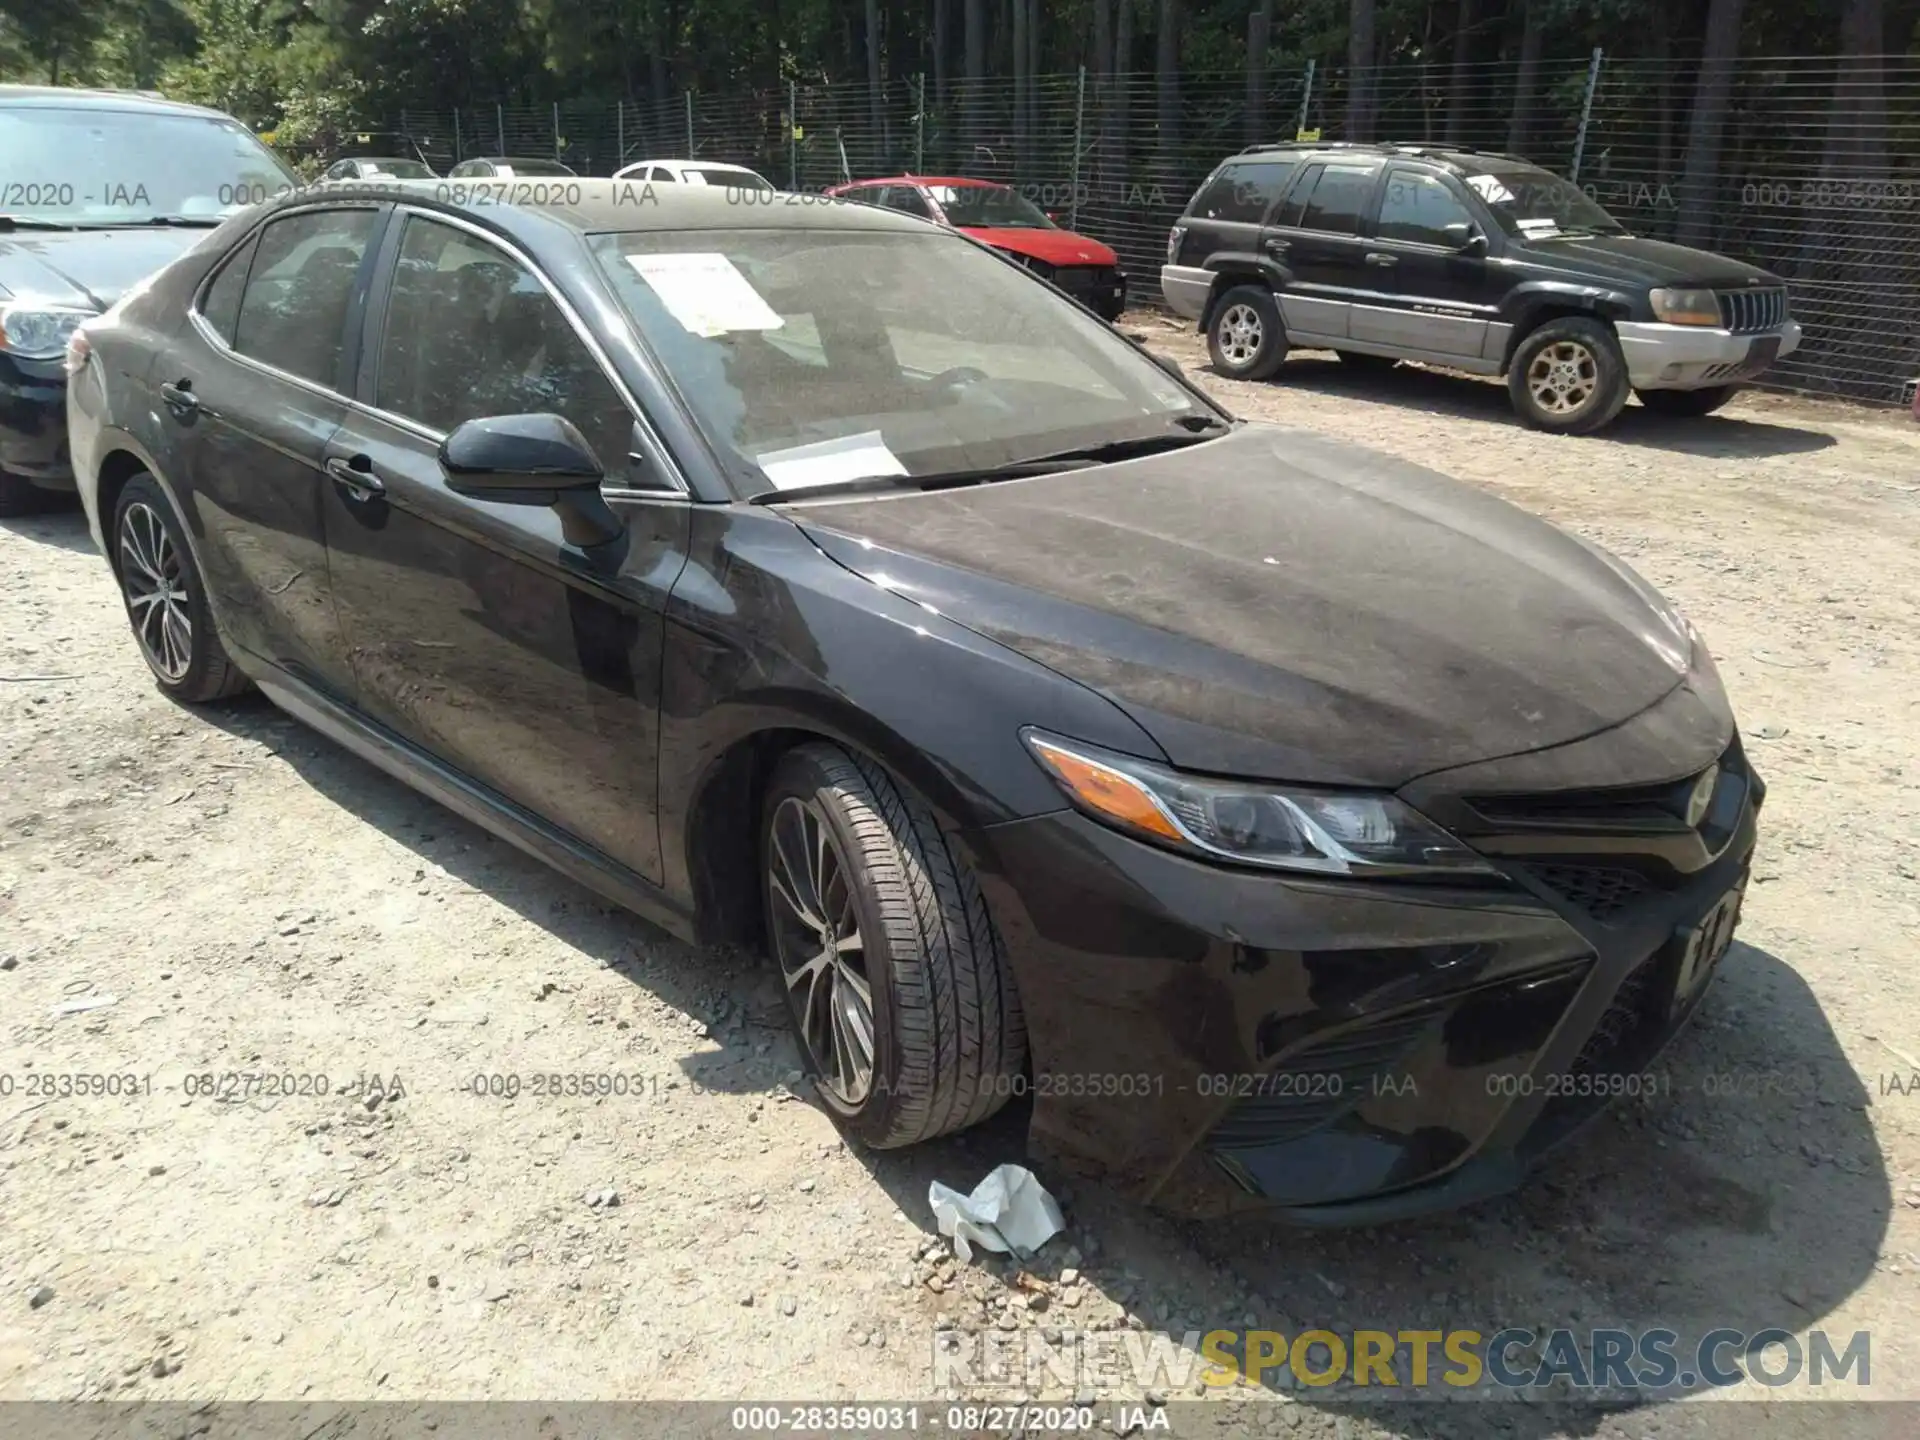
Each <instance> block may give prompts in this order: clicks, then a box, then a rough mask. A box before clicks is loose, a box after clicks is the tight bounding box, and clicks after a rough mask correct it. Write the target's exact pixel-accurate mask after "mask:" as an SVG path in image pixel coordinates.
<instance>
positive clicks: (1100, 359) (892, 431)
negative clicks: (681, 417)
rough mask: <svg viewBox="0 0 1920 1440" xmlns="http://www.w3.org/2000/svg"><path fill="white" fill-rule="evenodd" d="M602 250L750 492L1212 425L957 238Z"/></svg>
mask: <svg viewBox="0 0 1920 1440" xmlns="http://www.w3.org/2000/svg"><path fill="white" fill-rule="evenodd" d="M591 244H592V248H593V251H594V254H595V256H596V258H597V259H598V261H599V263H600V266H601V269H602V270H603V272H604V273H605V274H606V276H607V277H608V279H609V280H610V281H611V283H612V286H613V289H614V291H615V293H616V295H617V296H618V297H619V300H620V302H621V304H622V306H623V307H624V308H625V309H626V311H627V313H628V314H629V315H630V316H631V318H632V321H633V325H634V328H635V329H636V331H637V332H638V333H639V335H640V337H641V338H642V340H643V341H644V342H645V343H646V345H647V347H648V348H649V349H650V350H651V351H652V352H653V354H654V355H655V357H656V358H657V360H658V363H659V364H660V366H661V368H662V369H663V370H664V371H665V372H666V374H667V375H668V376H669V377H670V378H671V380H672V382H673V384H674V386H675V388H676V389H677V390H678V392H679V394H680V395H681V397H682V399H683V401H684V402H685V404H686V405H687V407H688V409H689V410H690V411H691V412H692V413H693V415H694V417H695V418H696V420H697V421H698V422H699V424H700V427H701V429H702V431H703V432H704V433H705V435H706V436H707V438H708V440H709V441H710V443H711V445H712V447H713V449H714V451H715V453H716V455H717V456H718V457H719V459H720V460H721V462H722V465H723V467H724V468H725V469H726V470H727V471H728V473H729V474H730V476H731V477H732V479H733V482H734V485H735V488H736V490H737V491H738V492H739V493H740V494H743V495H751V494H757V493H760V492H763V491H765V490H768V489H770V488H780V487H782V486H784V485H786V484H788V483H789V481H788V480H787V479H783V478H781V477H782V476H783V475H785V476H791V475H792V474H793V473H794V467H798V466H804V467H808V469H807V473H808V474H809V476H810V477H811V478H809V479H808V480H807V481H805V482H804V483H821V482H822V481H823V480H827V479H850V478H858V476H860V475H862V474H904V475H931V474H937V473H947V472H951V471H954V470H969V469H976V468H983V467H993V466H1000V465H1005V464H1009V463H1013V462H1016V461H1021V460H1030V459H1037V458H1039V457H1041V456H1045V455H1050V454H1055V453H1058V452H1060V451H1062V450H1067V449H1073V448H1078V447H1085V446H1087V445H1098V444H1103V443H1106V442H1108V441H1125V440H1134V439H1147V438H1151V437H1158V436H1164V435H1166V434H1167V433H1168V432H1169V430H1170V429H1173V430H1178V429H1181V428H1183V427H1182V426H1181V425H1180V423H1179V422H1181V421H1183V420H1184V421H1192V420H1194V419H1196V418H1199V417H1207V418H1208V419H1211V418H1212V415H1213V412H1212V411H1211V410H1210V409H1208V408H1207V407H1206V406H1205V404H1204V402H1203V401H1201V400H1200V399H1199V398H1198V397H1196V396H1195V395H1193V394H1192V393H1191V392H1190V391H1188V390H1187V389H1186V387H1184V386H1182V385H1181V384H1180V383H1179V382H1178V381H1177V380H1175V379H1174V378H1173V377H1171V376H1169V375H1168V374H1167V373H1166V372H1165V371H1163V370H1161V369H1160V367H1158V366H1157V365H1155V364H1153V362H1152V361H1150V360H1148V359H1147V358H1146V357H1145V356H1143V355H1142V354H1140V352H1139V351H1138V350H1137V349H1136V348H1135V347H1134V346H1133V345H1130V344H1128V343H1127V342H1126V341H1125V340H1122V339H1120V338H1119V337H1117V336H1116V335H1115V334H1114V333H1113V332H1112V331H1111V330H1109V329H1107V327H1106V326H1104V325H1102V324H1101V323H1100V322H1099V321H1097V320H1095V319H1094V318H1093V317H1092V316H1090V315H1088V314H1086V313H1085V312H1084V311H1082V310H1081V309H1080V308H1079V307H1078V306H1076V305H1075V304H1073V302H1071V301H1070V300H1067V299H1065V298H1063V297H1062V296H1060V295H1058V294H1056V293H1055V292H1054V291H1052V290H1051V289H1049V288H1048V287H1046V286H1044V285H1040V284H1036V283H1035V282H1034V281H1033V280H1032V279H1031V278H1030V277H1028V276H1026V275H1024V274H1022V273H1021V272H1020V271H1019V270H1018V269H1016V268H1015V267H1013V266H1011V265H1009V264H1007V263H1005V262H1004V261H1002V260H1000V259H998V258H996V257H995V256H993V255H992V254H989V253H987V252H985V251H983V250H981V249H979V248H978V247H976V246H974V245H972V244H970V243H968V242H967V241H966V240H964V239H962V238H960V237H958V236H955V235H953V234H951V233H950V232H948V231H945V230H940V229H935V228H932V227H927V228H925V229H916V230H915V231H914V232H911V233H901V232H891V231H860V230H850V229H844V228H835V229H819V230H811V229H809V230H748V229H728V230H715V231H687V232H672V231H664V232H662V231H650V232H642V233H630V234H613V235H600V236H595V237H593V239H592V241H591ZM955 297H965V303H964V304H957V303H955Z"/></svg>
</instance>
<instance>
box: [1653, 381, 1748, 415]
mask: <svg viewBox="0 0 1920 1440" xmlns="http://www.w3.org/2000/svg"><path fill="white" fill-rule="evenodd" d="M1634 393H1635V394H1637V395H1638V396H1639V397H1640V403H1641V404H1642V405H1644V406H1646V407H1647V409H1649V410H1651V411H1653V413H1654V414H1656V415H1673V416H1678V417H1683V418H1688V419H1691V418H1696V417H1698V416H1701V415H1711V414H1712V413H1713V412H1714V411H1716V410H1718V409H1719V408H1720V407H1721V406H1722V405H1724V404H1726V403H1727V402H1728V401H1729V400H1731V399H1733V397H1734V396H1735V395H1738V394H1739V393H1740V387H1739V386H1738V385H1706V386H1702V387H1701V388H1700V389H1698V390H1637V391H1635V392H1634Z"/></svg>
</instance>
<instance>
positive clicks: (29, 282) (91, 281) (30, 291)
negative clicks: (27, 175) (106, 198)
mask: <svg viewBox="0 0 1920 1440" xmlns="http://www.w3.org/2000/svg"><path fill="white" fill-rule="evenodd" d="M206 234H207V232H206V231H205V230H203V229H186V228H158V227H157V228H154V229H126V230H47V231H38V230H35V231H19V232H17V233H15V234H11V235H6V236H4V237H0V290H4V291H5V293H6V294H7V295H8V296H10V297H11V298H13V299H15V300H43V301H47V302H48V303H51V304H58V305H80V306H88V307H91V308H92V309H95V310H105V309H106V308H107V307H108V306H109V305H111V304H113V302H114V301H116V300H118V299H119V298H120V296H121V295H122V293H124V292H125V291H126V290H127V289H129V288H130V287H131V286H133V285H134V284H135V283H136V282H138V281H140V280H143V279H145V278H146V277H147V276H148V275H151V274H152V273H153V272H154V271H156V270H158V269H160V268H162V267H163V266H165V265H166V264H168V263H169V262H170V261H173V260H175V259H177V258H179V257H180V256H182V255H184V254H186V253H187V251H188V250H189V249H191V248H192V247H193V246H194V245H195V244H196V243H198V242H199V241H200V240H202V239H204V238H205V237H206Z"/></svg>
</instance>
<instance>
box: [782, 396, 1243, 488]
mask: <svg viewBox="0 0 1920 1440" xmlns="http://www.w3.org/2000/svg"><path fill="white" fill-rule="evenodd" d="M1173 423H1174V424H1175V425H1176V426H1178V427H1179V430H1178V431H1177V432H1175V433H1168V434H1160V435H1143V436H1137V437H1135V438H1134V439H1131V440H1111V441H1108V442H1107V443H1106V444H1104V445H1089V446H1086V447H1083V448H1081V449H1078V450H1060V451H1056V452H1055V453H1054V454H1051V455H1036V456H1034V457H1033V458H1032V459H1029V460H1012V461H1009V462H1007V463H1006V464H1004V465H982V466H980V467H978V468H977V469H971V470H939V471H935V472H933V473H932V474H930V475H862V476H859V477H857V478H855V479H851V480H834V481H830V482H828V483H827V484H825V485H796V486H794V487H792V488H791V489H786V490H762V491H760V492H759V493H758V494H755V495H749V496H748V497H747V503H748V504H749V505H778V504H782V503H784V502H786V501H789V500H809V499H812V498H813V497H815V496H818V495H864V494H871V493H873V492H875V491H880V490H953V489H958V488H960V487H961V486H964V485H980V484H984V483H987V482H989V481H993V480H1020V479H1024V478H1027V477H1029V476H1034V475H1055V474H1058V473H1060V472H1061V471H1063V470H1090V469H1092V468H1093V467H1095V466H1096V465H1110V464H1112V463H1114V462H1115V461H1118V460H1135V459H1138V458H1139V457H1141V456H1143V455H1154V454H1158V453H1159V452H1160V451H1163V450H1177V449H1180V448H1181V447H1183V446H1186V445H1192V444H1195V443H1197V442H1199V441H1201V440H1207V439H1211V438H1212V437H1213V436H1215V435H1222V434H1225V433H1226V431H1227V430H1228V429H1229V428H1231V427H1229V426H1228V424H1227V422H1226V421H1224V420H1218V419H1216V418H1214V417H1213V416H1211V415H1183V416H1181V417H1180V418H1179V419H1177V420H1175V421H1174V422H1173Z"/></svg>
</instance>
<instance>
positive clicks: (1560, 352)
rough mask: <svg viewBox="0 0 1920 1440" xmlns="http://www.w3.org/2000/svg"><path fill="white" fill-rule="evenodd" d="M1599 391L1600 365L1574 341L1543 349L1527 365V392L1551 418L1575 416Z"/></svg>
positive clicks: (1546, 346) (1562, 341)
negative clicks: (1552, 416)
mask: <svg viewBox="0 0 1920 1440" xmlns="http://www.w3.org/2000/svg"><path fill="white" fill-rule="evenodd" d="M1599 388H1600V362H1599V361H1598V360H1597V359H1595V358H1594V354H1593V351H1591V350H1589V349H1588V348H1587V347H1586V346H1585V345H1582V344H1580V343H1579V342H1578V341H1574V340H1556V341H1554V342H1553V344H1551V345H1545V346H1542V347H1541V349H1540V353H1539V354H1537V355H1535V356H1534V357H1533V362H1532V363H1531V364H1530V365H1528V366H1527V393H1528V394H1529V395H1531V396H1532V397H1533V403H1534V404H1536V405H1538V406H1539V407H1540V408H1541V409H1542V410H1544V411H1545V412H1546V413H1547V414H1549V415H1575V414H1578V413H1579V412H1580V411H1582V410H1584V409H1585V408H1586V407H1587V406H1588V405H1589V404H1590V403H1591V402H1592V400H1593V397H1594V394H1595V392H1597V391H1598V390H1599Z"/></svg>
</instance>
